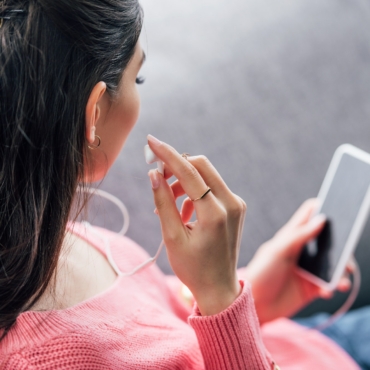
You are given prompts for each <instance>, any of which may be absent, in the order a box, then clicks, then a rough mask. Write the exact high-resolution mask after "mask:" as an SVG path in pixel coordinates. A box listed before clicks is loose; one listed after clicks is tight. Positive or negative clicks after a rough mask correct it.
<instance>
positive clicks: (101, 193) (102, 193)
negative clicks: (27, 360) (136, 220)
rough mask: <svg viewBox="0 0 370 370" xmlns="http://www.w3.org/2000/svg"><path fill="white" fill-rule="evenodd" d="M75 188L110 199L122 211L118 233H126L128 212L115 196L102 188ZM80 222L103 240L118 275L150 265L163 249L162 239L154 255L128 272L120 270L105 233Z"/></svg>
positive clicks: (126, 274) (129, 274) (109, 259)
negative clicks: (121, 223)
mask: <svg viewBox="0 0 370 370" xmlns="http://www.w3.org/2000/svg"><path fill="white" fill-rule="evenodd" d="M77 190H78V191H80V192H81V191H85V192H88V193H90V194H93V195H99V196H101V197H103V198H106V199H107V200H109V201H111V202H112V203H114V204H115V205H116V206H117V207H118V208H119V209H120V211H121V212H122V215H123V226H122V228H121V230H120V231H119V232H118V234H121V235H125V234H126V232H127V230H128V227H129V213H128V210H127V208H126V207H125V205H124V204H123V203H122V202H121V201H120V200H119V199H118V198H117V197H115V196H114V195H112V194H110V193H108V192H106V191H104V190H101V189H94V188H86V189H85V188H81V187H78V188H77ZM82 224H83V225H84V226H85V227H86V228H87V229H89V230H90V232H92V233H93V234H95V235H96V236H97V237H98V238H100V239H101V240H102V241H103V243H104V249H105V253H106V256H107V260H108V262H109V263H110V265H111V266H112V268H113V269H114V271H115V272H116V273H117V275H118V276H132V275H134V274H136V273H137V272H139V271H141V270H143V269H144V268H146V267H148V266H150V265H151V264H153V263H154V262H155V261H156V260H157V259H158V257H159V255H160V253H161V251H162V249H163V246H164V242H163V240H162V241H161V244H160V245H159V247H158V250H157V253H156V254H155V256H154V257H152V258H149V259H148V260H147V261H145V262H143V263H142V264H140V265H139V266H137V267H135V268H134V269H133V270H132V271H130V272H122V271H121V270H120V268H119V267H118V266H117V264H116V262H115V261H114V258H113V256H112V251H111V247H110V243H109V240H108V238H107V237H106V236H105V235H102V234H101V233H100V232H99V231H97V230H96V229H94V227H93V226H91V225H90V223H89V222H87V221H83V222H82Z"/></svg>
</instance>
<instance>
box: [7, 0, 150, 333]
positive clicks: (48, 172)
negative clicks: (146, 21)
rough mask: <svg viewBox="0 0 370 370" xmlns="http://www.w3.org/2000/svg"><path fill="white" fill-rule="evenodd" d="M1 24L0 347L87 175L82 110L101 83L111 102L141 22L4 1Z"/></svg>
mask: <svg viewBox="0 0 370 370" xmlns="http://www.w3.org/2000/svg"><path fill="white" fill-rule="evenodd" d="M0 7H1V5H0ZM14 10H21V12H14ZM0 15H1V16H2V19H3V20H2V26H1V28H0V40H1V41H0V334H1V333H2V337H4V336H5V334H6V333H7V332H8V331H9V329H10V328H11V327H12V325H13V324H14V323H15V321H16V319H17V316H18V315H19V314H20V313H21V312H23V311H25V310H27V309H29V308H30V307H31V306H32V305H33V304H34V303H35V302H36V301H37V300H38V299H39V298H40V296H41V295H42V294H43V292H44V291H45V289H46V287H47V286H48V284H49V283H50V281H51V278H52V277H53V273H54V271H55V269H56V266H57V262H58V257H59V254H60V250H61V246H62V242H63V239H64V237H65V233H66V225H67V222H68V218H69V216H70V213H71V209H72V204H73V203H74V202H75V200H76V189H77V186H78V185H79V184H80V185H81V184H82V185H84V181H85V180H84V179H85V178H86V177H85V175H86V173H87V172H88V171H89V168H90V166H89V163H88V161H87V158H88V157H89V156H88V152H87V151H88V148H87V142H86V140H85V107H86V104H87V100H88V98H89V95H90V93H91V91H92V89H93V87H94V86H95V85H96V83H98V82H99V81H104V82H105V83H106V84H107V90H108V92H109V93H110V94H111V96H112V98H113V97H114V94H115V92H116V91H117V87H118V85H119V83H120V81H121V77H122V73H123V70H124V69H125V67H126V66H127V64H128V62H129V61H130V59H131V58H132V56H133V54H134V50H135V46H136V43H137V40H138V38H139V35H140V31H141V28H142V18H143V15H142V10H141V7H140V5H139V3H138V1H137V0H27V1H26V0H6V1H5V2H4V4H3V6H2V8H1V9H0ZM7 18H10V19H7ZM87 182H88V181H87ZM85 186H86V183H85Z"/></svg>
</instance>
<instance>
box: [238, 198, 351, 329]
mask: <svg viewBox="0 0 370 370" xmlns="http://www.w3.org/2000/svg"><path fill="white" fill-rule="evenodd" d="M318 204H319V203H318V200H317V199H310V200H308V201H306V202H305V203H303V205H302V206H301V207H300V208H299V209H298V211H297V212H296V213H295V214H294V216H293V217H292V218H291V220H290V221H289V222H288V223H287V224H286V225H285V226H284V227H283V228H282V229H281V230H279V231H278V232H277V234H276V235H275V236H274V237H273V238H272V239H271V240H269V241H268V242H266V243H265V244H263V245H262V246H261V247H260V248H259V249H258V251H257V252H256V254H255V256H254V257H253V259H252V260H251V262H250V263H249V264H248V266H247V267H246V269H245V271H244V273H245V278H246V280H248V281H249V282H250V283H251V284H252V292H253V296H254V299H255V306H256V311H257V315H258V317H259V320H260V323H261V324H263V323H265V322H268V321H271V320H274V319H276V318H278V317H289V316H291V315H293V314H294V313H296V312H297V311H299V310H300V309H301V308H303V307H304V306H306V305H307V304H308V303H310V302H311V301H313V300H314V299H317V298H326V299H328V298H331V297H332V295H333V292H329V291H326V290H325V289H322V288H320V287H318V286H316V285H314V284H313V283H311V282H309V281H308V280H306V279H304V278H303V277H301V276H300V275H299V274H297V272H296V266H297V260H298V258H299V255H300V253H301V250H302V249H303V247H304V246H305V245H306V244H307V243H308V242H309V241H310V240H312V239H314V238H315V237H317V236H318V234H319V233H320V232H321V230H322V229H323V227H324V225H325V221H326V220H325V217H324V216H323V215H317V216H315V217H314V218H312V219H311V217H312V214H313V213H314V212H315V210H316V209H317V207H318ZM352 271H353V265H352V264H349V265H348V266H347V272H352ZM350 286H351V281H350V280H349V278H348V276H346V275H345V276H344V277H343V278H342V279H341V280H340V282H339V285H338V287H337V289H338V290H340V291H347V290H348V289H349V288H350Z"/></svg>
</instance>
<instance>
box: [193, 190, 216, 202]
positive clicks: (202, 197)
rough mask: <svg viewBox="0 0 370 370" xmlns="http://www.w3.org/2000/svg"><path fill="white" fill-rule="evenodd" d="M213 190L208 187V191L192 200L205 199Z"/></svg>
mask: <svg viewBox="0 0 370 370" xmlns="http://www.w3.org/2000/svg"><path fill="white" fill-rule="evenodd" d="M210 191H211V188H208V189H207V190H206V192H205V193H204V194H203V195H202V196H201V197H199V198H196V199H191V201H192V202H195V201H197V200H200V199H203V198H204V197H205V196H206V195H207V194H208V193H209V192H210Z"/></svg>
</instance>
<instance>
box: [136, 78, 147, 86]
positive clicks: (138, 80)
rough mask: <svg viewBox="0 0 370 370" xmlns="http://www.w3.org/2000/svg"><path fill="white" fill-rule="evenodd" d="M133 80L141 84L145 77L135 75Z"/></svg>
mask: <svg viewBox="0 0 370 370" xmlns="http://www.w3.org/2000/svg"><path fill="white" fill-rule="evenodd" d="M135 82H136V84H137V85H142V84H143V83H144V82H145V77H142V76H139V77H136V80H135Z"/></svg>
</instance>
